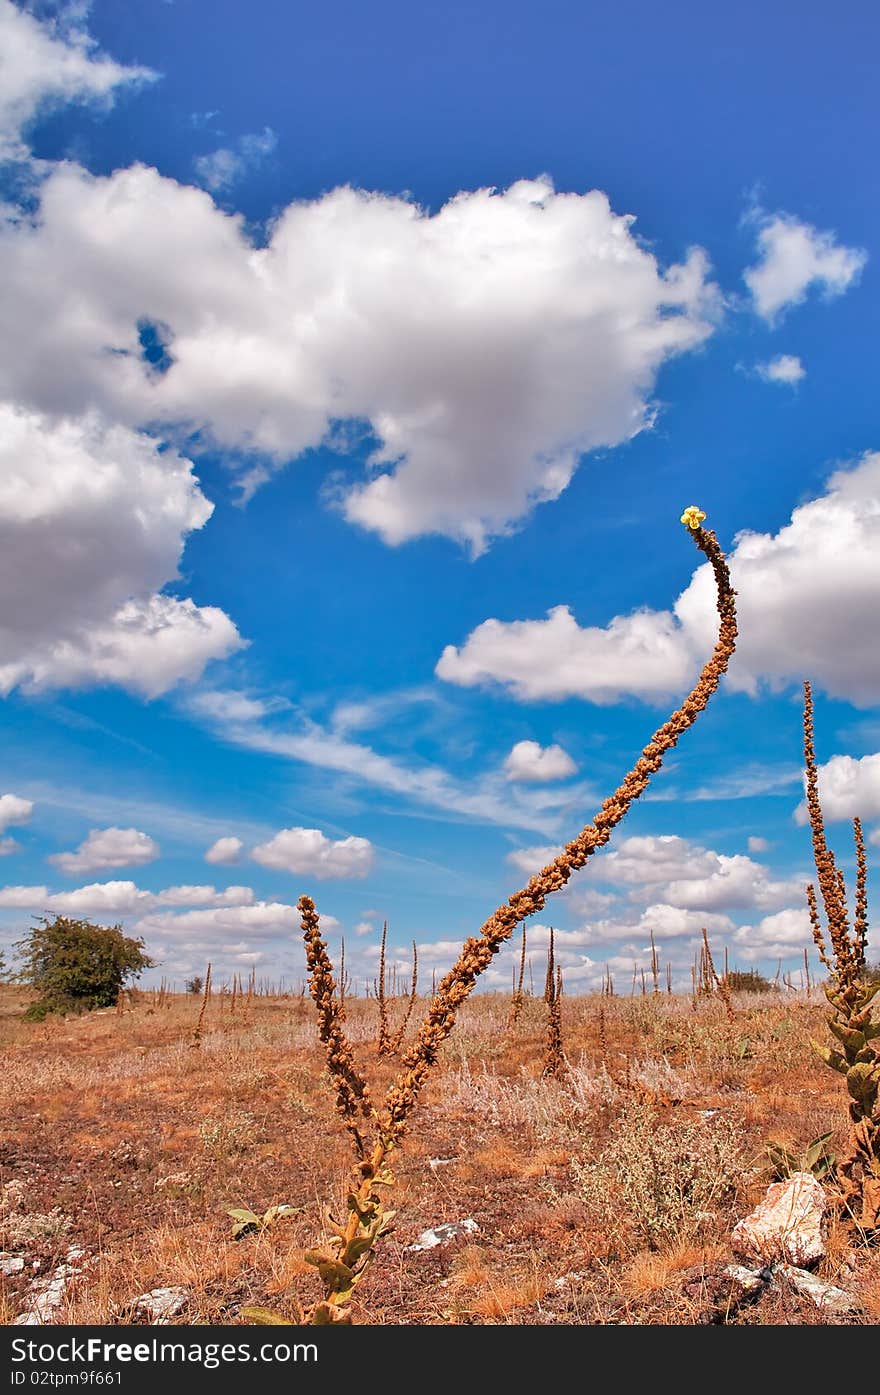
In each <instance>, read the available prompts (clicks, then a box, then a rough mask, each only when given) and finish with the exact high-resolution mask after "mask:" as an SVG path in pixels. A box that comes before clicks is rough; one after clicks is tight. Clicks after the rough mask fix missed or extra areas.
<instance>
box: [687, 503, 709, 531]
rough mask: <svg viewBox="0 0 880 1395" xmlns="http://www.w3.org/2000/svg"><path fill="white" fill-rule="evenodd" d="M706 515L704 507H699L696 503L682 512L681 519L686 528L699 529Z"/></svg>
mask: <svg viewBox="0 0 880 1395" xmlns="http://www.w3.org/2000/svg"><path fill="white" fill-rule="evenodd" d="M705 517H706V515H705V514H704V513H703V510H702V509H698V508H697V506H696V504H691V505H690V507H689V508H686V509H685V511H684V513H683V514H682V516H681V521H682V523H683V524H684V525H685V527H686V528H694V529H697V528H699V526H700V524H701V523H702V521H703V519H704V518H705Z"/></svg>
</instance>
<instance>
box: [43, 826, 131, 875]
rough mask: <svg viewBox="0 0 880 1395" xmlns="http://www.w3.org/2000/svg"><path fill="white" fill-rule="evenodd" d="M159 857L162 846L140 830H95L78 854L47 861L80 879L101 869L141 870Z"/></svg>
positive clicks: (68, 853) (53, 856)
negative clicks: (147, 863) (82, 874)
mask: <svg viewBox="0 0 880 1395" xmlns="http://www.w3.org/2000/svg"><path fill="white" fill-rule="evenodd" d="M158 856H159V845H158V843H156V842H154V841H153V839H152V838H151V837H150V836H149V835H148V834H146V833H141V832H140V831H139V830H138V829H137V828H93V829H92V830H91V832H90V833H89V836H88V838H86V839H85V840H84V841H83V842H82V843H80V845H79V847H78V848H77V850H76V852H65V853H54V854H53V855H52V856H51V857H50V858H48V859H47V860H48V861H49V862H52V863H54V865H55V866H56V867H58V868H60V869H61V871H62V872H66V873H67V874H68V876H78V875H79V874H80V873H81V872H94V871H96V870H97V869H98V868H99V867H141V866H143V865H144V863H146V862H153V861H154V859H155V858H157V857H158Z"/></svg>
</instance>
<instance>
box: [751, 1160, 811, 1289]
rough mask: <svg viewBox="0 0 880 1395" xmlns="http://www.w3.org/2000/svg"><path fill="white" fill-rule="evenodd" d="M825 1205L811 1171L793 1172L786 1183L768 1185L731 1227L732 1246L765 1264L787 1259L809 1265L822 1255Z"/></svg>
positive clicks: (801, 1266)
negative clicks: (761, 1197)
mask: <svg viewBox="0 0 880 1395" xmlns="http://www.w3.org/2000/svg"><path fill="white" fill-rule="evenodd" d="M827 1205H828V1201H827V1198H826V1196H825V1193H824V1191H823V1190H822V1187H821V1185H820V1183H819V1182H818V1181H817V1179H816V1178H815V1177H814V1176H813V1174H812V1172H794V1173H792V1175H791V1177H789V1178H788V1180H787V1181H786V1182H775V1183H774V1184H773V1186H772V1187H768V1189H767V1195H766V1196H765V1197H764V1200H763V1201H762V1202H761V1204H760V1205H759V1206H757V1207H756V1208H755V1210H754V1211H753V1212H752V1214H751V1215H750V1216H746V1217H745V1219H744V1220H741V1221H740V1222H739V1224H738V1225H736V1226H735V1227H734V1229H733V1234H732V1235H731V1242H732V1244H733V1248H734V1250H735V1251H736V1252H737V1254H739V1255H742V1256H744V1257H745V1258H747V1259H760V1260H762V1261H763V1262H764V1263H765V1264H766V1263H771V1264H772V1263H774V1262H777V1261H779V1262H784V1261H787V1262H789V1263H790V1264H794V1265H796V1266H797V1267H798V1268H800V1269H807V1268H810V1267H811V1266H812V1265H815V1264H818V1262H819V1260H820V1259H822V1257H823V1256H824V1254H825V1241H824V1238H823V1235H822V1221H823V1218H824V1215H825V1211H826V1208H827Z"/></svg>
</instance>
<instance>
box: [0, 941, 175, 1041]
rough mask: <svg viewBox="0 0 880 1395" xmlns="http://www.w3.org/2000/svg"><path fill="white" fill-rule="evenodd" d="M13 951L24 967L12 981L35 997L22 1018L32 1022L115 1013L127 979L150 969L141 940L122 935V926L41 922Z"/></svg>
mask: <svg viewBox="0 0 880 1395" xmlns="http://www.w3.org/2000/svg"><path fill="white" fill-rule="evenodd" d="M15 948H16V950H17V951H18V957H19V959H20V960H21V963H22V967H21V969H20V971H19V973H18V974H17V975H16V977H17V978H18V980H19V982H20V983H25V984H27V985H28V987H30V988H33V989H35V990H36V992H37V995H38V996H37V998H36V999H35V1001H34V1002H32V1003H31V1005H30V1007H29V1008H28V1009H27V1013H26V1016H27V1017H29V1018H31V1019H32V1020H36V1021H40V1020H41V1019H42V1018H44V1017H46V1016H47V1014H49V1013H52V1012H58V1013H65V1012H88V1011H90V1010H91V1009H92V1008H99V1007H113V1006H114V1005H115V1003H116V1000H117V998H118V997H119V992H120V989H121V988H122V987H123V985H124V984H125V981H126V979H133V978H137V977H138V975H139V974H141V973H142V972H143V971H144V969H149V968H152V965H153V961H152V959H149V958H148V957H147V955H146V954H145V953H144V942H143V940H136V939H132V938H130V937H128V936H126V935H123V933H122V927H121V926H119V925H113V926H105V925H93V924H92V923H91V921H88V920H72V919H70V918H68V917H67V916H56V917H55V919H54V920H51V921H50V920H48V919H47V918H45V917H42V918H41V919H40V920H39V921H38V923H37V924H36V925H35V926H34V927H33V928H32V929H31V931H30V933H29V934H28V935H27V936H26V937H25V938H24V939H21V940H19V941H18V942H17V944H16V946H15Z"/></svg>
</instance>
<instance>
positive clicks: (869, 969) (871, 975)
mask: <svg viewBox="0 0 880 1395" xmlns="http://www.w3.org/2000/svg"><path fill="white" fill-rule="evenodd" d="M864 974H865V982H866V983H880V959H878V960H877V963H876V964H866V965H865V969H864Z"/></svg>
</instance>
